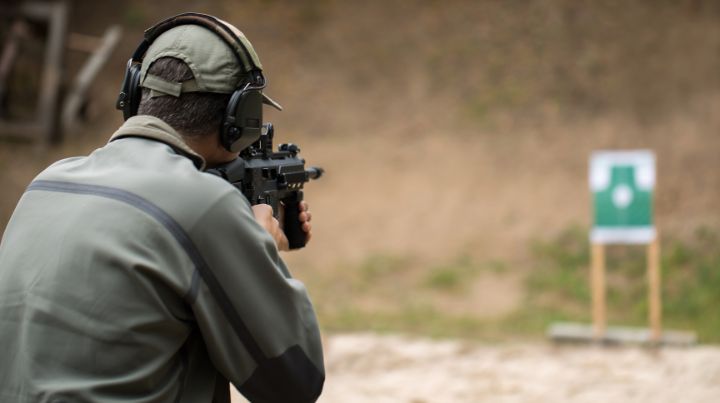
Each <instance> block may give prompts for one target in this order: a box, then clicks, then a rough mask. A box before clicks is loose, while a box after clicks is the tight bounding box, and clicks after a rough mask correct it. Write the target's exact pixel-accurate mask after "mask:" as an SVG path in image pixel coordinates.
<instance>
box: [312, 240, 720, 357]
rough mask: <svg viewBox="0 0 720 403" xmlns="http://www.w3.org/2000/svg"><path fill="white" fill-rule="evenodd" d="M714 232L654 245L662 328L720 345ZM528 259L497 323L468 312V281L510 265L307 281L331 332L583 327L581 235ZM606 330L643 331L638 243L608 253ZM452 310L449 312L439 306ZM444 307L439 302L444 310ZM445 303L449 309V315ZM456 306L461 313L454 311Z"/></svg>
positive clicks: (356, 273)
mask: <svg viewBox="0 0 720 403" xmlns="http://www.w3.org/2000/svg"><path fill="white" fill-rule="evenodd" d="M717 245H720V231H718V230H714V229H707V228H703V229H699V230H698V231H697V232H696V234H695V235H694V236H693V237H692V238H691V239H687V240H684V241H681V240H678V239H672V238H668V239H663V240H662V243H661V246H662V248H661V268H662V281H663V283H662V292H663V325H664V327H665V328H667V329H681V330H693V331H695V332H697V334H698V336H699V339H700V341H701V342H703V343H720V314H718V307H720V248H719V247H718V246H717ZM531 248H532V252H533V256H534V258H533V261H532V263H531V264H530V265H529V266H530V268H529V270H528V271H527V272H526V273H527V275H526V276H525V278H524V280H521V281H524V283H523V285H524V287H525V296H524V300H523V302H522V304H521V305H520V306H519V308H518V309H517V310H516V311H514V312H512V313H510V314H508V315H506V316H504V317H500V318H494V319H487V318H482V317H479V316H474V315H473V314H472V313H473V312H474V309H467V308H468V307H470V308H472V304H473V302H472V301H473V299H472V298H471V297H472V296H473V294H472V292H474V291H473V288H472V287H471V285H472V284H473V282H474V281H475V280H476V279H477V278H479V277H480V276H482V275H485V274H492V275H498V276H503V275H505V274H510V273H511V272H512V266H511V265H510V264H508V263H504V262H498V261H486V262H483V261H478V260H476V259H473V258H471V257H469V255H466V254H461V255H460V256H458V257H457V258H455V259H451V260H449V261H448V262H446V263H441V264H434V265H428V264H425V263H423V262H419V261H416V260H414V259H412V258H411V257H398V256H389V255H375V256H370V257H368V258H367V259H366V260H364V261H363V262H361V263H360V264H357V265H352V266H349V267H343V268H339V269H338V270H335V271H332V272H331V273H327V274H325V276H324V277H315V278H311V279H309V280H310V281H309V283H308V286H309V288H310V291H311V295H312V296H313V299H314V300H315V306H316V307H317V310H318V315H319V317H320V322H321V324H322V325H323V327H324V328H325V329H326V330H330V331H377V332H403V333H414V334H422V335H426V336H431V337H460V338H473V339H482V340H501V339H505V338H527V337H531V338H532V337H538V338H539V337H544V334H545V331H546V329H547V327H548V325H549V324H550V323H552V322H555V321H577V322H584V323H590V320H591V318H590V288H589V262H590V250H589V243H588V231H587V229H586V228H580V227H572V228H568V229H567V230H565V231H563V232H562V233H560V234H559V235H558V236H557V237H555V238H552V239H549V240H543V241H537V242H535V243H534V244H533V245H532V246H531ZM606 257H607V264H606V266H607V282H608V294H607V301H608V316H609V324H610V325H630V326H647V310H648V306H647V289H646V284H647V280H646V272H645V270H646V260H645V259H646V256H645V248H644V247H643V246H608V247H607V249H606ZM448 301H450V302H451V303H450V304H449V305H448V304H447V302H448ZM444 303H445V304H444ZM448 306H450V307H451V308H448ZM457 306H461V307H464V308H465V309H453V307H455V308H456V307H457Z"/></svg>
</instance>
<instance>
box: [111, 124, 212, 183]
mask: <svg viewBox="0 0 720 403" xmlns="http://www.w3.org/2000/svg"><path fill="white" fill-rule="evenodd" d="M125 137H142V138H146V139H150V140H156V141H160V142H162V143H165V144H167V145H169V146H170V147H172V148H173V149H174V150H175V151H176V152H177V153H179V154H181V155H184V156H186V157H188V158H190V160H192V162H193V164H195V166H196V167H197V169H199V170H203V169H205V160H204V159H203V157H201V156H200V154H198V153H196V152H195V151H193V149H192V148H190V146H188V145H187V144H186V143H185V141H184V140H183V138H182V136H181V135H180V133H178V132H176V131H175V129H173V128H172V127H171V126H170V125H169V124H167V123H165V122H163V121H162V120H160V119H159V118H156V117H155V116H149V115H139V116H133V117H131V118H130V119H128V120H126V121H125V123H124V124H123V125H122V126H120V128H119V129H117V131H116V132H115V133H113V135H112V136H111V137H110V141H114V140H117V139H121V138H125Z"/></svg>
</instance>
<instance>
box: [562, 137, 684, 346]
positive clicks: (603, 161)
mask: <svg viewBox="0 0 720 403" xmlns="http://www.w3.org/2000/svg"><path fill="white" fill-rule="evenodd" d="M654 188H655V156H654V154H653V153H652V152H651V151H647V150H637V151H599V152H595V153H593V154H592V156H591V158H590V190H591V191H592V199H593V208H594V209H593V210H594V217H593V218H594V220H593V228H592V231H591V232H590V244H591V248H590V251H591V256H590V290H591V298H592V301H591V303H592V311H591V312H592V326H587V325H584V324H577V323H555V324H553V325H551V327H550V329H549V332H548V333H549V335H550V337H551V338H552V339H554V340H556V341H594V342H601V343H639V344H645V343H649V344H651V345H659V344H675V345H692V344H694V343H695V340H696V337H695V334H694V333H692V332H680V331H668V330H663V329H662V301H661V294H662V293H661V291H660V290H661V280H660V240H659V237H658V234H657V230H656V228H655V225H654V223H653V192H654ZM617 244H633V245H645V247H646V248H647V283H648V287H647V288H648V327H647V328H632V327H619V326H612V327H611V326H608V309H607V300H606V292H607V283H606V276H605V273H606V258H605V257H606V253H605V252H606V247H607V245H617Z"/></svg>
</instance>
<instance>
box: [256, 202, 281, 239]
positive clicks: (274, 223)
mask: <svg viewBox="0 0 720 403" xmlns="http://www.w3.org/2000/svg"><path fill="white" fill-rule="evenodd" d="M252 210H253V214H254V215H255V220H256V221H257V222H258V224H260V226H261V227H263V228H265V231H267V232H268V233H269V234H270V236H272V237H273V239H274V240H275V244H276V245H277V248H278V250H288V240H287V237H286V236H285V233H284V232H283V230H282V228H280V223H279V222H278V220H277V218H275V217H273V209H272V207H270V205H269V204H256V205H254V206H252Z"/></svg>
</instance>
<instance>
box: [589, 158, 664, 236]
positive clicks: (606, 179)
mask: <svg viewBox="0 0 720 403" xmlns="http://www.w3.org/2000/svg"><path fill="white" fill-rule="evenodd" d="M654 187H655V156H654V154H653V153H652V152H651V151H645V150H639V151H599V152H595V153H593V154H592V156H591V157H590V190H591V191H592V194H593V197H592V198H593V207H594V209H593V210H594V224H593V229H592V232H591V234H590V239H591V241H592V242H593V243H602V244H607V243H631V244H632V243H650V242H652V241H653V240H654V239H655V236H656V231H655V226H654V224H653V190H654Z"/></svg>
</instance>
